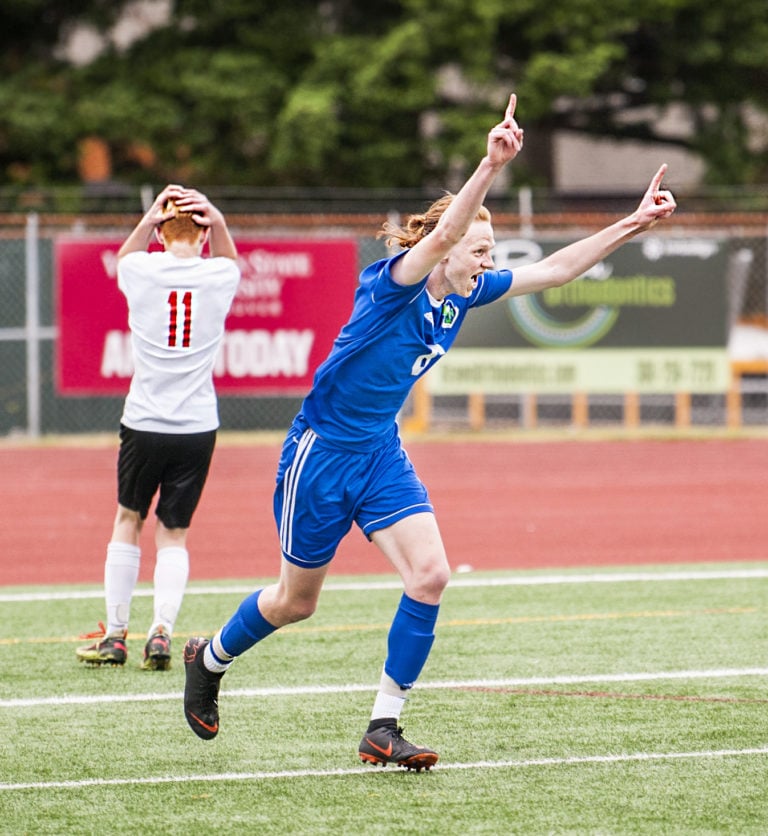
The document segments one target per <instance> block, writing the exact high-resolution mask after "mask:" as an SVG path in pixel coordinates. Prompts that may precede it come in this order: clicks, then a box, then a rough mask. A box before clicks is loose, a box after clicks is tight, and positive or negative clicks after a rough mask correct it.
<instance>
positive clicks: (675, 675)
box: [0, 668, 768, 708]
mask: <svg viewBox="0 0 768 836" xmlns="http://www.w3.org/2000/svg"><path fill="white" fill-rule="evenodd" d="M752 676H768V668H720V669H714V670H700V671H697V670H688V671H659V672H640V673H609V674H586V675H579V676H534V677H528V678H519V679H515V678H512V679H468V680H447V681H442V682H419V685H418V688H419V691H423V690H427V691H430V690H432V691H434V690H453V689H479V688H523V687H534V686H536V687H541V686H544V685H583V684H588V683H592V684H595V683H606V682H613V683H615V682H654V681H664V680H689V679H734V678H742V677H752ZM377 688H378V683H371V684H368V685H365V684H362V683H359V684H356V683H353V684H349V685H296V686H294V687H283V688H237V689H233V690H223V691H222V692H221V696H223V697H227V698H229V697H233V698H234V697H241V698H246V699H247V698H252V697H260V698H261V697H287V696H307V695H312V694H325V695H327V694H351V693H356V692H359V691H366V692H370V693H375V692H376V690H377ZM183 698H184V695H183V693H182V692H181V691H176V692H169V693H154V694H147V693H142V694H97V695H87V696H85V695H76V694H72V695H70V696H58V697H39V698H34V697H28V698H25V697H18V698H15V699H4V700H0V708H37V707H41V706H52V707H54V708H59V707H63V706H68V705H97V704H99V703H106V704H112V703H139V702H163V701H167V700H178V701H181V700H183Z"/></svg>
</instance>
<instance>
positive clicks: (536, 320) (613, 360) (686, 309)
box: [426, 236, 730, 394]
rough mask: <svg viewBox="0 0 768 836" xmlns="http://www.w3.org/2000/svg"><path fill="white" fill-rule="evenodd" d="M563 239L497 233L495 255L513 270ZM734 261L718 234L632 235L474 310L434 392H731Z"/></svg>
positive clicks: (434, 376) (438, 372)
mask: <svg viewBox="0 0 768 836" xmlns="http://www.w3.org/2000/svg"><path fill="white" fill-rule="evenodd" d="M567 243H569V242H567V241H548V242H546V243H542V242H537V241H532V240H528V239H519V240H517V239H512V240H506V241H501V242H499V243H498V244H497V246H496V249H495V251H494V260H495V263H496V266H497V268H508V269H510V270H512V271H513V273H514V270H515V268H516V267H518V266H521V265H523V264H528V263H531V262H534V261H538V260H539V259H541V258H543V257H544V256H546V255H547V254H549V253H551V252H554V251H555V250H557V249H560V248H561V247H563V246H565V245H566V244H567ZM727 262H728V260H727V253H726V248H725V243H724V242H723V241H719V240H717V239H714V238H685V239H683V238H657V237H652V236H645V237H644V238H643V239H642V240H637V241H632V242H629V243H628V244H625V245H624V246H623V247H621V248H620V249H619V250H617V251H616V252H614V253H612V254H611V255H610V256H609V257H608V258H606V259H605V260H604V261H601V262H599V263H598V264H597V265H595V267H593V268H592V269H591V270H590V271H589V272H588V273H587V274H585V275H584V276H582V277H580V278H578V279H576V280H575V281H573V282H570V283H568V284H566V285H564V286H563V287H560V288H552V289H549V290H546V291H543V292H541V293H534V294H527V295H524V296H517V297H511V298H509V299H506V300H500V301H498V302H495V303H493V304H491V305H488V306H485V307H483V308H479V309H477V310H475V311H472V312H471V313H470V314H469V316H468V317H467V319H466V322H465V324H464V326H463V327H462V330H461V333H460V334H459V337H458V338H457V340H456V343H455V344H454V347H453V348H452V349H451V351H450V352H448V354H447V355H446V357H444V358H443V359H442V360H441V361H440V362H439V363H438V364H436V366H435V367H434V368H433V369H432V370H431V371H430V373H429V374H428V375H427V376H426V381H427V386H428V388H429V391H430V392H432V393H433V394H459V393H467V392H481V393H486V394H507V393H516V392H542V393H572V392H575V391H579V392H585V393H596V394H597V393H614V392H628V391H634V392H649V393H650V392H654V393H671V392H681V391H687V392H697V393H706V392H722V391H725V390H726V389H727V388H728V385H729V382H730V365H729V360H728V354H727V337H728V333H727V332H728V306H727V296H726V274H727V268H728V264H727Z"/></svg>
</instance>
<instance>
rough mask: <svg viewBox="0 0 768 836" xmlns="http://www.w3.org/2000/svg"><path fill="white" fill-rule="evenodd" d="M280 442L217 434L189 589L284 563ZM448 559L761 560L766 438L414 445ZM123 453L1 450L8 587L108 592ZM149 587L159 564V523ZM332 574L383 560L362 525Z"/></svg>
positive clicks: (494, 565)
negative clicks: (92, 586) (101, 587)
mask: <svg viewBox="0 0 768 836" xmlns="http://www.w3.org/2000/svg"><path fill="white" fill-rule="evenodd" d="M279 446H280V445H279V443H278V442H274V443H254V444H250V445H237V444H233V443H228V442H227V441H225V440H223V439H222V440H221V441H220V443H219V446H218V448H217V450H216V452H215V454H214V461H213V465H212V468H211V473H210V476H209V480H208V484H207V486H206V490H205V493H204V495H203V499H202V502H201V505H200V507H199V509H198V511H197V514H196V516H195V519H194V520H193V523H192V529H191V532H190V536H189V542H188V546H189V550H190V555H191V561H192V563H191V575H190V578H191V579H192V580H203V579H211V578H253V577H265V576H266V577H272V576H275V575H277V573H278V570H279V549H278V545H277V534H276V531H275V524H274V520H273V518H272V489H273V485H274V476H275V467H276V464H277V458H278V454H279ZM406 447H407V449H408V452H409V454H410V456H411V459H412V460H413V462H414V464H415V465H416V468H417V470H418V472H419V474H420V475H421V477H422V479H423V480H424V481H425V483H426V485H427V487H428V488H429V490H430V494H431V497H432V501H433V503H434V505H435V510H436V513H437V518H438V522H439V524H440V528H441V531H442V534H443V538H444V540H445V543H446V547H447V549H448V555H449V559H450V561H451V565H452V566H453V567H454V568H455V567H456V566H458V565H460V564H469V565H471V566H472V567H474V568H475V569H520V568H558V567H569V566H594V567H600V566H606V565H609V564H620V565H637V564H664V563H679V562H689V561H743V560H746V561H752V560H764V559H765V558H766V543H768V514H766V508H768V440H764V439H726V440H722V439H718V440H706V441H704V440H688V439H686V440H674V441H667V440H621V441H594V442H593V441H552V442H544V441H497V440H489V441H470V442H467V441H465V440H461V441H459V440H457V441H419V442H411V443H408V444H407V445H406ZM116 454H117V447H116V442H115V446H104V445H101V446H98V445H94V446H72V445H71V444H70V445H68V446H64V447H47V446H39V447H38V446H34V447H33V446H13V445H6V446H0V473H2V479H1V480H0V521H1V522H2V525H1V526H0V585H3V586H5V585H11V584H38V583H101V582H102V580H103V563H104V556H105V548H106V543H107V539H108V538H109V535H110V531H111V527H112V519H113V517H114V512H115V502H116V499H115V495H116V494H115V492H116V476H115V461H116ZM151 519H152V518H151V517H150V521H148V524H147V527H146V528H145V532H144V535H143V540H142V548H143V551H144V560H143V562H142V569H141V575H140V579H141V580H143V581H148V580H150V579H151V576H152V571H153V568H154V560H153V547H152V528H153V525H152V521H151ZM331 571H332V573H334V574H354V573H384V572H389V571H390V567H389V564H388V563H387V562H386V561H385V559H384V558H383V557H382V556H381V555H380V554H379V552H378V550H377V549H376V548H375V547H374V546H372V545H371V544H370V543H368V542H367V540H365V538H364V537H363V536H362V534H360V532H359V531H358V530H357V529H353V530H352V531H351V532H350V534H349V535H348V536H347V538H346V539H345V541H344V542H343V543H342V546H341V548H340V550H339V553H338V554H337V556H336V558H335V560H334V562H333V565H332V568H331Z"/></svg>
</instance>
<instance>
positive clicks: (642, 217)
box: [635, 163, 677, 229]
mask: <svg viewBox="0 0 768 836" xmlns="http://www.w3.org/2000/svg"><path fill="white" fill-rule="evenodd" d="M666 173H667V164H666V163H664V164H663V165H662V166H661V168H659V170H658V171H657V172H656V174H654V175H653V179H652V180H651V182H650V185H649V186H648V188H647V189H646V191H645V194H644V195H643V199H642V200H641V201H640V205H639V206H638V207H637V211H636V213H635V214H636V215H637V219H638V221H639V223H640V226H641V228H643V229H650V228H651V227H652V226H653V225H654V224H655V223H656V222H657V221H660V220H662V219H663V218H668V217H669V216H670V215H671V214H672V213H673V212H674V211H675V209H676V208H677V203H675V198H674V196H673V195H672V192H671V191H669V190H668V189H663V188H662V187H661V182H662V180H663V179H664V175H665V174H666Z"/></svg>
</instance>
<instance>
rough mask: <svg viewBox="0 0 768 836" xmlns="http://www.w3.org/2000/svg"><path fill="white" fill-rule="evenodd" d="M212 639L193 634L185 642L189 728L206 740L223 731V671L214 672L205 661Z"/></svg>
mask: <svg viewBox="0 0 768 836" xmlns="http://www.w3.org/2000/svg"><path fill="white" fill-rule="evenodd" d="M207 644H208V640H207V639H204V638H201V637H200V636H193V637H192V638H191V639H189V640H188V641H187V643H186V644H185V645H184V669H185V671H186V675H187V681H186V685H185V686H184V716H185V717H186V718H187V722H188V723H189V727H190V728H191V729H192V731H193V732H194V733H195V734H196V735H197V736H198V737H201V738H202V739H203V740H211V739H213V738H214V737H216V735H217V734H218V733H219V685H220V684H221V677H222V676H224V674H223V673H213V672H212V671H209V670H208V669H207V668H206V667H205V665H204V664H203V652H204V651H205V648H206V645H207Z"/></svg>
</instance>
